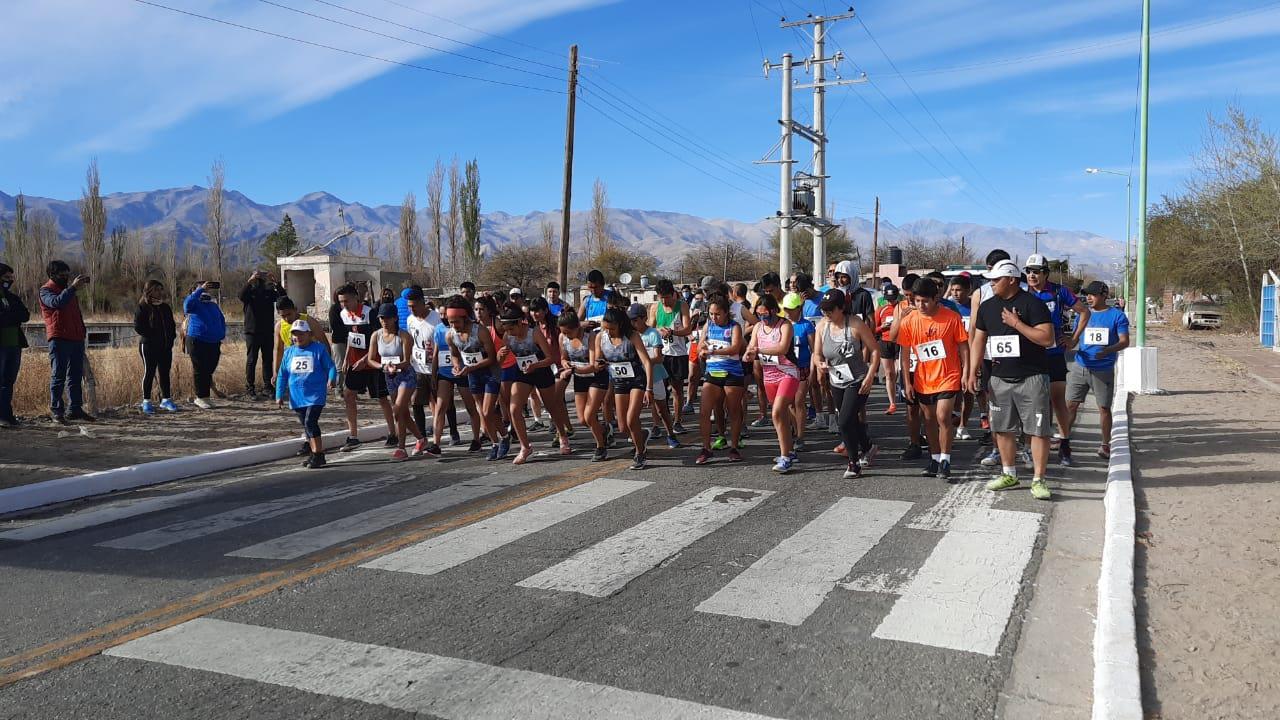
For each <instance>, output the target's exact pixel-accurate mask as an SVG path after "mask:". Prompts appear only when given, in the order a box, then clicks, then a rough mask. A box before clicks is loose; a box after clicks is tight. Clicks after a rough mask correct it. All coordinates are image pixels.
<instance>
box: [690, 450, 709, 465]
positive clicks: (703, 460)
mask: <svg viewBox="0 0 1280 720" xmlns="http://www.w3.org/2000/svg"><path fill="white" fill-rule="evenodd" d="M712 457H713V455H712V454H711V450H709V449H708V448H702V451H701V452H699V453H698V457H696V458H694V459H693V464H694V465H706V464H707V461H708V460H710V459H711V458H712Z"/></svg>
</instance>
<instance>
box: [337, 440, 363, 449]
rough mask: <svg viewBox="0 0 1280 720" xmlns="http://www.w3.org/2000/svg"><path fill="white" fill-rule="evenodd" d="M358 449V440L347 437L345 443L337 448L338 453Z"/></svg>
mask: <svg viewBox="0 0 1280 720" xmlns="http://www.w3.org/2000/svg"><path fill="white" fill-rule="evenodd" d="M358 447H360V438H355V437H348V438H347V440H346V442H344V443H342V447H340V448H338V452H351V451H352V450H355V449H356V448H358Z"/></svg>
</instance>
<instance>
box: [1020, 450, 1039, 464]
mask: <svg viewBox="0 0 1280 720" xmlns="http://www.w3.org/2000/svg"><path fill="white" fill-rule="evenodd" d="M1018 462H1020V463H1022V465H1023V466H1024V467H1033V466H1034V465H1035V463H1034V462H1032V460H1031V452H1030V451H1029V450H1027V449H1025V448H1023V449H1021V450H1019V451H1018Z"/></svg>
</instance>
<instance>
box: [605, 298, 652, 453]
mask: <svg viewBox="0 0 1280 720" xmlns="http://www.w3.org/2000/svg"><path fill="white" fill-rule="evenodd" d="M591 357H592V359H593V361H594V363H595V364H596V366H598V367H600V368H607V369H608V371H609V378H610V380H611V381H612V383H613V403H614V409H615V410H616V413H615V415H616V417H617V419H618V432H621V433H623V434H626V435H630V436H631V440H632V442H634V443H635V448H636V454H635V458H634V460H633V462H632V463H631V469H632V470H641V469H643V468H644V466H645V464H646V462H647V454H646V452H645V447H646V445H647V444H648V442H649V437H648V432H647V431H646V430H645V429H644V428H642V427H641V424H640V410H641V408H642V406H643V405H644V404H645V403H646V402H652V400H653V391H652V390H651V389H650V388H649V378H650V377H651V376H652V374H653V361H652V360H650V359H649V353H647V352H645V351H644V341H643V340H641V339H640V335H639V333H637V332H636V331H635V330H634V329H633V328H632V327H631V322H630V321H629V320H627V314H626V312H624V311H622V310H619V309H618V308H615V307H611V308H609V309H608V310H606V311H605V313H604V319H603V320H602V321H601V323H600V331H599V332H598V333H597V334H596V337H595V342H594V343H593V345H592V353H591Z"/></svg>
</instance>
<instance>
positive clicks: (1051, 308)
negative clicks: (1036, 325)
mask: <svg viewBox="0 0 1280 720" xmlns="http://www.w3.org/2000/svg"><path fill="white" fill-rule="evenodd" d="M1045 307H1047V308H1049V314H1050V315H1052V314H1053V311H1054V310H1056V309H1057V307H1058V303H1056V302H1054V301H1053V300H1050V301H1048V302H1046V303H1045Z"/></svg>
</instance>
